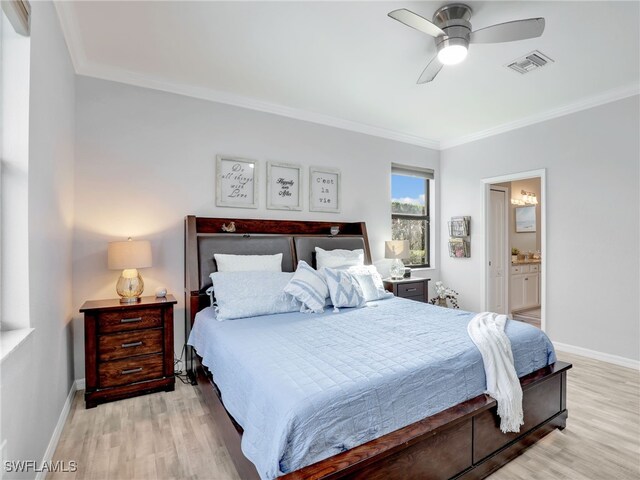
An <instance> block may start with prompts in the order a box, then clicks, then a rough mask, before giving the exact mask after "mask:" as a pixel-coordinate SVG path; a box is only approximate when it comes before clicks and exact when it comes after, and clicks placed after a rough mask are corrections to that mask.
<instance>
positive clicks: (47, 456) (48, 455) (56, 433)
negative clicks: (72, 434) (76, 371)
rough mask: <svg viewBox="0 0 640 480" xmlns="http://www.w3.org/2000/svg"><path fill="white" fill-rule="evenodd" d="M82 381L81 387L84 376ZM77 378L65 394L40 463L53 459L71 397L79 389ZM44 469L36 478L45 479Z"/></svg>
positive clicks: (70, 403) (68, 411)
mask: <svg viewBox="0 0 640 480" xmlns="http://www.w3.org/2000/svg"><path fill="white" fill-rule="evenodd" d="M81 381H82V388H84V378H83V379H82V380H81ZM78 382H79V380H76V381H74V382H73V384H72V385H71V389H70V390H69V394H68V395H67V399H66V400H65V402H64V405H63V407H62V411H61V412H60V417H59V418H58V423H57V424H56V428H55V429H54V430H53V435H51V440H49V445H48V446H47V450H46V451H45V452H44V457H43V458H42V463H41V464H40V465H44V464H45V463H49V462H51V460H52V459H53V454H54V453H55V452H56V448H57V447H58V442H59V441H60V435H62V430H63V429H64V424H65V423H67V418H68V417H69V413H70V412H71V405H73V397H74V396H75V394H76V391H78V390H80V389H79V388H78ZM47 473H48V472H46V471H41V472H38V473H37V475H36V477H35V478H36V480H45V478H46V476H47Z"/></svg>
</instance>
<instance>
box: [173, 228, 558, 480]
mask: <svg viewBox="0 0 640 480" xmlns="http://www.w3.org/2000/svg"><path fill="white" fill-rule="evenodd" d="M229 221H230V219H208V218H197V217H191V216H190V217H187V218H186V230H185V231H186V237H185V242H186V243H185V244H186V249H185V251H186V258H185V265H186V270H185V275H186V285H187V290H186V295H187V298H186V300H187V303H186V305H187V321H186V332H185V333H186V335H187V337H191V341H190V343H192V344H193V345H194V346H195V347H196V348H195V351H194V350H193V349H191V348H189V349H188V356H187V359H188V360H187V361H188V365H187V367H188V370H189V371H190V376H191V378H192V379H193V381H194V382H197V384H198V385H199V386H200V388H201V390H202V392H203V394H204V398H205V399H206V401H207V403H208V405H209V406H210V408H211V411H212V414H213V417H214V419H215V421H216V423H217V424H218V425H219V426H220V427H221V430H222V431H223V432H225V443H226V446H227V449H228V450H229V453H230V454H231V457H232V459H233V461H234V463H235V465H236V468H237V470H238V472H239V474H240V476H241V477H242V478H243V479H244V478H261V477H262V478H274V477H276V476H280V477H281V478H286V479H297V478H482V477H484V476H486V475H488V474H489V473H491V472H492V471H494V470H495V469H496V468H499V467H500V466H501V465H502V464H504V463H506V462H507V461H509V460H510V459H512V458H514V457H515V456H517V455H518V454H519V453H521V452H522V451H523V450H524V449H525V448H526V447H527V446H529V445H530V444H532V443H534V442H535V441H536V440H537V439H539V438H541V437H542V436H544V435H545V434H547V433H549V432H550V431H552V430H553V429H555V428H564V426H565V423H566V418H567V411H566V405H565V399H566V372H567V370H568V369H569V368H570V367H571V366H570V365H568V364H565V363H562V362H558V361H556V359H555V354H554V352H553V348H552V347H551V345H550V343H549V342H548V339H547V338H546V336H545V335H544V334H542V333H541V332H540V331H538V330H537V329H533V327H529V326H527V325H524V324H520V323H519V322H509V324H508V327H507V334H508V335H509V337H510V339H511V341H512V345H513V350H514V354H515V358H516V362H515V363H516V370H517V371H518V375H519V376H520V377H521V383H522V386H523V391H524V402H523V403H524V410H525V425H524V426H523V428H522V429H521V431H520V433H517V434H502V433H501V432H500V430H499V428H498V426H497V425H498V420H497V417H496V414H495V410H496V409H495V402H494V401H493V400H492V399H491V398H490V397H488V396H486V395H483V394H482V391H483V388H484V371H483V367H482V361H481V357H480V355H479V352H477V349H475V348H474V347H473V344H472V343H471V341H470V340H469V339H468V337H467V336H466V335H463V333H462V332H466V328H465V325H466V323H467V322H468V321H469V319H470V318H471V316H472V315H473V314H471V313H469V312H462V311H453V310H449V309H442V308H439V307H434V306H431V305H426V304H421V303H418V302H413V301H411V300H404V299H395V298H394V299H389V300H381V301H379V302H373V303H372V304H370V305H369V306H367V307H365V308H361V309H342V310H341V311H340V312H335V313H334V312H332V311H331V309H329V310H327V312H325V313H324V314H322V315H319V316H316V317H315V318H314V317H313V316H311V315H308V314H301V313H288V314H279V315H274V316H272V318H268V319H265V318H264V317H262V318H247V319H242V320H235V321H231V322H218V321H216V319H215V313H214V312H213V310H212V309H211V308H207V305H208V302H209V299H208V297H207V296H206V293H205V292H206V289H207V288H208V287H209V285H210V281H209V279H208V275H209V273H210V272H212V271H214V270H215V263H214V262H213V253H236V254H243V253H244V254H247V253H252V254H270V253H274V252H278V253H283V262H282V263H283V270H287V271H293V269H294V266H295V265H296V264H297V260H299V259H305V260H306V261H308V263H310V264H311V263H312V262H313V260H314V259H313V249H314V247H315V246H320V247H322V248H325V249H332V248H347V249H353V248H358V247H361V248H363V249H364V250H365V258H366V260H367V261H368V262H370V259H371V257H370V252H369V246H368V239H367V235H366V227H365V225H364V224H363V223H337V224H336V223H325V222H291V221H274V220H235V226H236V233H233V234H229V233H223V232H222V225H223V224H224V223H228V222H229ZM331 226H338V227H339V228H340V234H339V235H337V236H330V235H329V231H330V228H331ZM194 322H195V323H194ZM192 327H193V335H191V328H192ZM441 344H442V345H441ZM444 344H446V348H445V347H443V345H444ZM374 346H375V348H374ZM319 365H323V367H322V368H320V367H319ZM223 400H224V402H223ZM243 427H244V428H243ZM245 430H246V431H245ZM243 435H244V442H242V447H241V440H242V438H243ZM243 450H244V453H243ZM247 457H249V458H247ZM249 459H250V460H251V461H250V460H249Z"/></svg>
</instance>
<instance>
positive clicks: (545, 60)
mask: <svg viewBox="0 0 640 480" xmlns="http://www.w3.org/2000/svg"><path fill="white" fill-rule="evenodd" d="M549 63H553V59H551V58H549V57H547V56H546V55H545V54H544V53H542V52H539V51H538V50H534V51H533V52H531V53H528V54H527V55H525V56H524V57H522V58H519V59H517V60H515V61H513V62H511V63H509V64H507V65H506V67H507V68H510V69H511V70H513V71H515V72H518V73H521V74H523V75H524V74H525V73H529V72H531V71H533V70H538V69H539V68H542V67H544V66H545V65H548V64H549Z"/></svg>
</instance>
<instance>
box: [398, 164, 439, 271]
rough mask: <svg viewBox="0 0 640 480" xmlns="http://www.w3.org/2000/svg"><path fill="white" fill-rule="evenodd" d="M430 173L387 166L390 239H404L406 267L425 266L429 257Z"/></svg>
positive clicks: (431, 177)
mask: <svg viewBox="0 0 640 480" xmlns="http://www.w3.org/2000/svg"><path fill="white" fill-rule="evenodd" d="M432 181H433V170H427V169H419V168H409V167H401V166H399V165H393V166H392V167H391V239H392V240H408V241H409V250H410V258H409V259H407V260H405V261H404V263H405V265H407V266H409V267H428V266H429V258H430V253H431V252H430V245H429V244H430V241H429V239H430V236H431V232H430V226H429V210H430V201H429V190H430V187H431V182H432Z"/></svg>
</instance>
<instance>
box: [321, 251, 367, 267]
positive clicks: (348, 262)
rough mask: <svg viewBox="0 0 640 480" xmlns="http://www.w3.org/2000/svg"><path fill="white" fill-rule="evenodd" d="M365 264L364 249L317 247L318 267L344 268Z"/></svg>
mask: <svg viewBox="0 0 640 480" xmlns="http://www.w3.org/2000/svg"><path fill="white" fill-rule="evenodd" d="M354 265H364V250H362V249H361V248H358V249H356V250H341V249H336V250H324V249H322V248H320V247H316V268H317V269H318V270H322V269H323V268H344V267H352V266H354Z"/></svg>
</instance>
